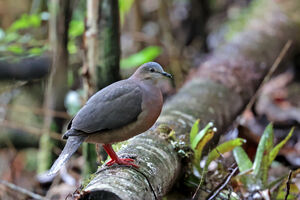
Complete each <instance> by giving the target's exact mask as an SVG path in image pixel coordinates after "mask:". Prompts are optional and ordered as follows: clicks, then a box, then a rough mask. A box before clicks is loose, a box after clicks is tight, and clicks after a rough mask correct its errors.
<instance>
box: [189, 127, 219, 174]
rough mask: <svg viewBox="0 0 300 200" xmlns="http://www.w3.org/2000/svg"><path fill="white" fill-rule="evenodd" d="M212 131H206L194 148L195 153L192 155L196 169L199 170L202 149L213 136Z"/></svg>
mask: <svg viewBox="0 0 300 200" xmlns="http://www.w3.org/2000/svg"><path fill="white" fill-rule="evenodd" d="M214 133H215V132H213V131H212V130H211V131H208V132H207V133H206V134H205V135H204V136H203V138H202V139H201V140H200V141H199V142H198V144H197V146H196V148H195V149H194V152H195V155H194V164H195V166H196V168H197V169H198V171H200V160H201V156H202V151H203V148H204V147H205V145H206V144H207V143H208V142H209V141H210V140H211V139H212V138H213V136H214Z"/></svg>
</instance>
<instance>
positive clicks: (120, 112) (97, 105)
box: [64, 80, 142, 138]
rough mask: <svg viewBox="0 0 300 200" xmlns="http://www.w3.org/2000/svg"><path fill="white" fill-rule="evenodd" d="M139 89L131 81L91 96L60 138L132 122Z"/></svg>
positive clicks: (139, 109)
mask: <svg viewBox="0 0 300 200" xmlns="http://www.w3.org/2000/svg"><path fill="white" fill-rule="evenodd" d="M141 106H142V92H141V88H140V87H139V86H138V85H137V84H136V83H135V82H134V81H129V80H122V81H119V82H116V83H113V84H111V85H109V86H108V87H106V88H104V89H103V90H100V91H99V92H97V93H96V94H94V95H93V96H92V97H91V98H90V99H89V100H88V101H87V103H86V104H85V105H84V106H83V107H82V109H80V111H79V112H78V113H77V114H76V116H75V117H74V119H73V120H72V121H71V122H70V123H71V126H70V128H71V129H75V130H77V131H78V132H75V131H73V132H67V133H66V134H65V135H64V138H67V137H68V136H72V135H77V134H80V132H84V133H85V134H91V133H98V132H100V131H102V130H107V129H116V128H120V127H122V126H124V125H126V124H129V123H132V122H133V121H135V120H136V119H137V117H138V115H139V114H140V113H141V112H142V107H141Z"/></svg>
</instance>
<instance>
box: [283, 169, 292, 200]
mask: <svg viewBox="0 0 300 200" xmlns="http://www.w3.org/2000/svg"><path fill="white" fill-rule="evenodd" d="M292 173H293V171H292V170H290V172H289V176H288V179H287V181H286V193H285V197H284V200H287V199H288V197H289V194H290V181H291V177H292Z"/></svg>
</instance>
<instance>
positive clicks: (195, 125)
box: [190, 119, 200, 144]
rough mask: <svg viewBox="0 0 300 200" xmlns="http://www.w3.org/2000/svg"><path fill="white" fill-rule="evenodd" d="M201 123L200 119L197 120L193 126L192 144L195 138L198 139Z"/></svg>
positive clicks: (191, 133)
mask: <svg viewBox="0 0 300 200" xmlns="http://www.w3.org/2000/svg"><path fill="white" fill-rule="evenodd" d="M199 122H200V119H198V120H196V121H195V123H194V124H193V127H192V129H191V132H190V144H192V142H193V140H194V138H195V137H196V135H197V133H198V132H199Z"/></svg>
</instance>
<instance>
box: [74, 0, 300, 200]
mask: <svg viewBox="0 0 300 200" xmlns="http://www.w3.org/2000/svg"><path fill="white" fill-rule="evenodd" d="M262 2H263V6H259V5H258V6H256V7H255V8H254V9H255V11H253V16H251V17H250V18H249V22H248V23H247V24H246V25H245V27H244V30H243V31H242V32H240V33H238V34H237V35H236V36H235V37H233V38H232V39H231V41H229V42H227V44H225V45H223V46H222V47H220V48H219V49H217V50H215V51H214V52H213V53H212V54H211V55H210V57H209V58H208V60H207V61H206V62H204V63H203V64H202V65H201V66H200V67H199V68H198V69H197V71H196V72H194V73H193V75H191V76H190V80H189V81H187V82H186V84H185V85H184V86H183V88H181V89H180V90H179V92H178V93H177V94H176V95H175V96H174V97H172V99H171V100H170V101H168V102H166V104H165V105H164V107H163V111H162V114H161V116H160V118H159V119H158V121H157V123H156V124H155V127H154V128H153V129H152V130H149V131H147V132H145V133H143V134H141V135H139V136H136V137H134V138H132V139H130V140H129V141H128V144H127V145H126V147H124V148H123V149H122V150H121V151H119V152H118V155H122V154H124V155H133V156H134V155H135V156H136V163H137V164H138V165H139V166H140V168H139V169H138V170H137V169H133V168H128V167H121V166H114V167H109V168H103V169H100V171H99V172H98V173H97V174H96V175H95V177H94V178H93V179H92V180H91V181H90V182H89V183H88V185H87V186H86V187H85V188H84V189H83V193H82V195H81V196H80V199H119V200H120V199H121V200H127V199H128V200H129V199H130V200H138V199H161V198H162V196H163V195H165V194H166V193H167V192H168V190H169V189H170V188H171V187H172V186H173V184H174V182H175V181H176V179H177V178H178V177H179V175H180V174H182V173H183V171H182V170H181V169H182V167H183V165H182V163H181V162H180V161H181V159H180V156H179V155H180V153H182V149H181V151H180V150H179V151H178V149H177V148H175V147H174V145H172V143H171V142H170V141H168V140H167V139H166V134H168V131H164V130H166V129H162V128H160V127H161V126H162V125H163V126H164V127H166V126H167V127H170V128H171V129H173V130H174V131H175V133H176V138H177V139H178V140H180V141H182V142H183V143H186V144H187V139H188V138H189V137H188V136H189V135H188V134H189V130H190V128H191V126H192V124H193V123H194V122H195V120H196V119H198V118H199V119H200V120H201V121H200V127H203V126H204V125H206V124H207V123H208V122H209V121H213V122H214V125H215V126H216V127H217V128H218V134H217V137H215V138H214V140H213V142H214V143H216V142H217V141H218V136H219V135H220V134H221V133H222V132H224V130H225V129H226V128H228V126H230V125H231V123H232V121H233V120H234V119H235V118H236V117H237V115H238V114H240V112H241V111H242V110H243V109H244V107H245V105H246V104H247V103H248V101H249V100H250V98H251V96H252V95H253V94H254V93H255V91H256V89H257V87H258V86H259V84H260V83H261V80H262V79H263V77H264V76H265V74H266V73H267V71H268V70H269V69H270V67H271V65H272V63H273V62H274V60H275V59H276V56H278V54H279V52H280V50H281V49H282V48H283V46H284V44H285V43H286V42H287V41H288V40H290V39H291V40H293V42H294V46H296V45H295V44H297V42H298V41H296V40H297V39H299V37H298V36H299V34H300V26H299V24H300V23H299V22H300V13H299V12H298V11H299V9H300V3H299V1H297V0H291V1H271V0H265V1H262ZM159 125H161V126H159ZM173 144H174V143H173ZM183 146H184V145H183Z"/></svg>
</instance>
